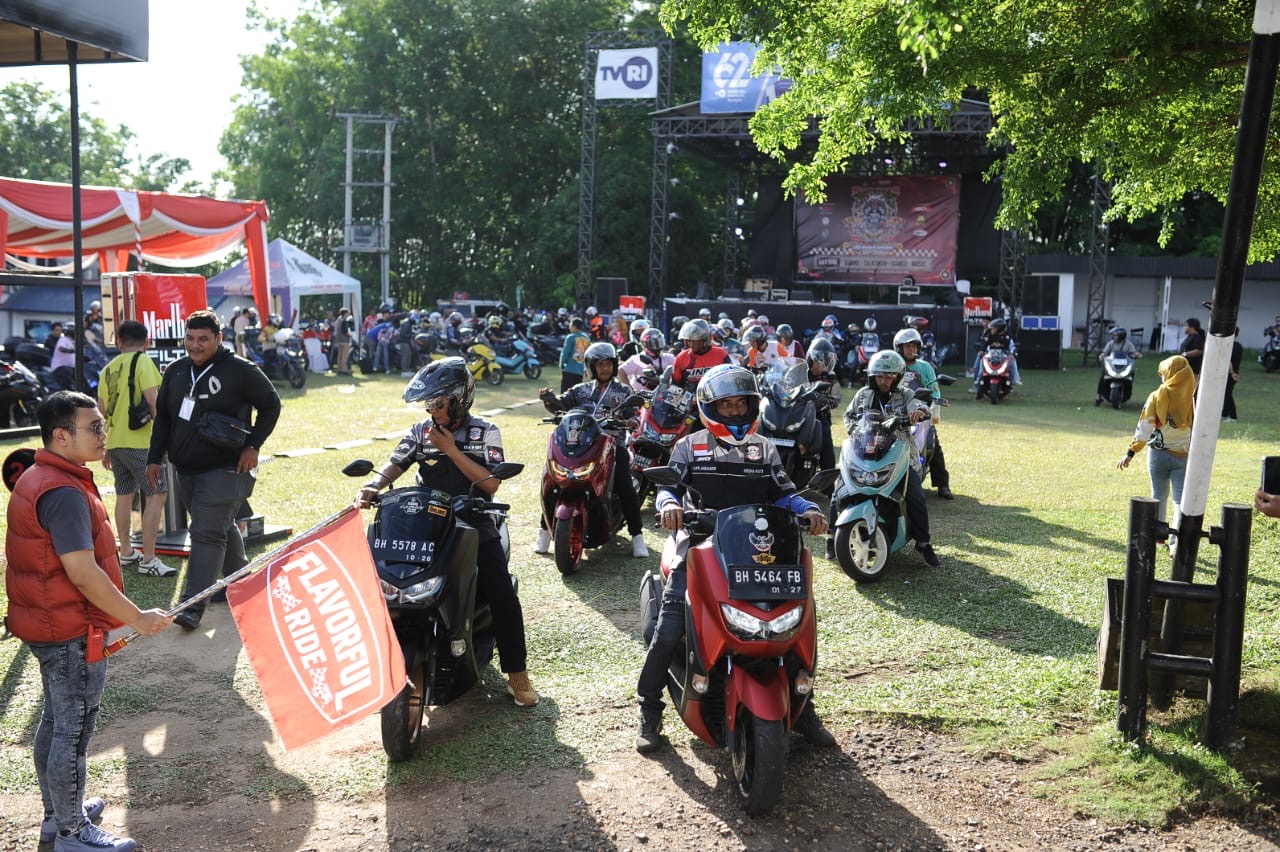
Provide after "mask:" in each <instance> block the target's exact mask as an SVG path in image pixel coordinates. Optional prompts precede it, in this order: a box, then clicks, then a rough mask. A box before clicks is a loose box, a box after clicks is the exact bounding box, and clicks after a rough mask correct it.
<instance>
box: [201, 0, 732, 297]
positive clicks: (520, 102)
mask: <svg viewBox="0 0 1280 852" xmlns="http://www.w3.org/2000/svg"><path fill="white" fill-rule="evenodd" d="M257 23H258V25H259V26H263V27H265V28H267V30H268V31H269V32H270V33H271V34H272V36H273V38H272V43H271V44H270V45H269V46H268V47H267V49H266V50H265V51H264V52H263V53H262V54H261V55H259V56H253V57H248V58H246V59H245V60H244V63H243V67H244V95H243V96H242V101H241V104H240V105H239V106H238V108H237V110H236V113H235V116H234V118H233V123H232V126H231V127H230V128H228V130H227V132H226V133H225V134H224V136H223V138H222V140H221V143H220V146H219V149H220V151H221V152H222V153H223V155H224V156H226V157H227V159H228V161H229V163H230V164H231V176H232V180H233V184H234V187H235V194H236V195H238V196H240V197H253V198H265V199H267V200H268V203H269V204H270V207H271V215H272V229H273V231H275V232H276V233H279V234H280V235H282V236H284V237H285V238H287V239H289V240H290V241H292V242H294V243H296V244H297V245H299V246H301V247H303V248H305V249H307V250H308V251H311V252H312V253H314V254H317V256H321V257H324V256H326V255H330V254H331V253H332V249H333V247H334V246H337V245H339V244H341V242H342V234H341V227H342V223H343V220H344V210H343V202H344V192H343V184H344V180H345V176H344V168H345V156H346V135H345V134H346V126H345V122H344V121H343V120H342V119H341V118H340V117H339V115H340V114H342V113H360V114H368V115H383V116H391V117H393V118H394V119H395V120H396V125H395V129H394V133H393V136H392V157H391V163H392V166H391V168H392V175H391V178H392V182H393V185H394V186H393V190H392V198H391V218H392V223H391V241H390V244H391V252H392V256H391V269H392V275H393V284H392V291H393V294H394V295H396V296H398V297H399V298H400V299H402V301H404V303H406V304H412V305H422V304H429V303H430V302H432V301H433V300H434V299H437V298H446V297H448V296H450V295H451V294H452V293H453V292H455V291H466V292H468V293H470V294H472V295H482V294H483V295H489V296H502V297H505V298H508V299H510V298H512V296H513V295H514V288H515V287H516V286H517V285H522V286H523V289H524V293H525V298H526V300H532V301H534V302H538V303H542V304H556V303H559V304H565V303H569V302H571V301H572V300H573V293H574V289H575V285H574V282H575V272H576V269H577V240H578V192H579V175H578V172H579V159H580V149H581V138H582V91H583V87H582V68H583V44H584V38H585V36H586V34H587V33H588V32H591V31H618V30H623V29H628V28H629V29H632V30H644V29H653V30H658V29H659V27H658V24H657V21H656V18H655V16H654V15H653V14H652V13H648V14H645V13H644V12H643V11H642V12H641V13H640V14H639V15H636V14H634V10H633V9H632V6H631V4H629V3H627V2H625V0H527V1H526V2H521V3H512V2H510V0H350V2H336V0H312V1H311V2H310V4H309V5H307V6H306V7H304V9H303V10H302V12H301V13H300V14H299V15H298V16H297V17H296V18H294V19H293V20H291V21H270V20H266V19H263V18H259V20H258V22H257ZM697 55H698V53H697V50H696V48H695V47H693V46H692V44H691V43H689V42H687V41H686V42H685V46H684V52H683V54H682V57H683V58H682V63H683V65H682V67H683V66H687V65H689V64H690V63H694V62H696V59H697ZM693 73H696V72H693ZM649 109H650V108H646V107H643V106H636V107H623V108H610V109H606V110H602V111H601V113H600V120H599V139H598V144H597V150H598V157H597V170H596V177H597V185H596V196H595V209H596V212H597V218H596V231H597V240H596V250H595V263H594V267H595V271H596V274H598V275H602V276H619V277H625V278H628V279H629V280H630V281H631V292H633V293H638V292H644V291H645V286H646V281H647V275H648V242H649V237H648V234H649V210H650V190H651V173H652V172H651V168H652V153H653V137H652V136H651V134H650V133H649V117H648V110H649ZM354 145H355V147H356V148H358V149H365V150H372V151H374V152H375V153H372V154H365V155H360V154H357V155H356V157H355V160H354V163H353V175H352V179H353V182H361V181H364V182H371V183H378V182H380V181H381V180H382V175H381V168H382V162H383V157H382V153H381V152H382V149H383V135H382V128H381V126H368V125H364V126H362V125H359V124H357V125H356V138H355V142H354ZM676 173H677V174H679V175H680V176H681V178H682V183H681V185H680V186H679V187H677V188H675V189H673V193H672V195H673V198H672V203H673V205H676V207H677V209H682V210H683V209H685V208H686V207H687V209H688V210H689V211H701V210H705V209H708V208H713V209H714V208H715V207H717V206H718V205H719V204H720V203H721V202H720V200H719V199H720V196H721V195H722V194H723V177H722V176H718V177H714V178H711V179H707V178H706V177H705V175H706V174H715V175H721V173H719V172H717V171H716V170H715V169H712V168H709V167H708V166H707V165H706V164H702V165H696V166H695V165H692V164H684V165H681V166H679V167H678V168H677V171H676ZM704 196H707V197H709V199H710V201H707V198H706V197H704ZM704 202H705V203H704ZM353 205H354V208H353V213H352V218H353V219H356V220H359V219H367V220H380V219H381V218H382V193H381V189H380V188H368V187H366V188H356V189H355V190H354V192H353ZM713 219H714V217H713ZM680 226H681V227H682V228H683V231H682V233H680V234H678V235H676V236H675V237H673V240H672V245H673V257H672V258H671V262H670V264H669V266H670V268H671V270H672V279H673V284H675V285H677V286H678V285H679V284H680V283H681V279H682V276H687V277H688V279H689V280H688V285H689V286H691V285H692V283H693V281H695V280H696V279H697V277H698V276H699V275H700V274H703V272H704V271H705V270H704V267H705V266H707V265H708V261H707V259H706V256H707V255H708V254H709V253H710V252H712V251H715V250H718V246H719V234H718V228H717V227H716V225H715V224H714V222H713V221H706V220H704V218H703V217H702V216H701V214H698V213H694V212H689V213H688V215H687V216H686V215H685V214H683V213H682V219H681V221H680ZM353 274H356V276H357V277H359V278H361V280H362V281H364V282H365V287H366V292H368V293H370V294H371V295H372V294H374V293H376V282H377V281H378V280H379V278H380V274H379V270H378V267H377V257H376V255H372V254H363V255H353Z"/></svg>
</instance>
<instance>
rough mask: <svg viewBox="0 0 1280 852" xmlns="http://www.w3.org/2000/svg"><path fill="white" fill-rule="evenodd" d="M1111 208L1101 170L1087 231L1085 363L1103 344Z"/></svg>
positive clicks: (1109, 191) (1108, 193)
mask: <svg viewBox="0 0 1280 852" xmlns="http://www.w3.org/2000/svg"><path fill="white" fill-rule="evenodd" d="M1109 207H1111V187H1109V186H1107V182H1106V181H1105V180H1103V179H1102V169H1101V167H1099V168H1098V170H1097V171H1096V172H1094V173H1093V228H1092V229H1091V230H1090V232H1089V300H1088V302H1086V304H1085V313H1084V363H1085V365H1088V364H1089V363H1090V361H1089V356H1090V355H1091V354H1093V353H1096V352H1101V351H1102V347H1103V346H1104V345H1105V341H1106V337H1107V335H1106V331H1107V330H1106V329H1105V328H1103V326H1104V325H1105V318H1104V317H1103V316H1102V314H1103V312H1104V311H1105V310H1106V305H1107V250H1108V247H1109V243H1110V230H1111V229H1110V228H1108V227H1107V223H1106V221H1105V217H1106V214H1107V209H1108V208H1109Z"/></svg>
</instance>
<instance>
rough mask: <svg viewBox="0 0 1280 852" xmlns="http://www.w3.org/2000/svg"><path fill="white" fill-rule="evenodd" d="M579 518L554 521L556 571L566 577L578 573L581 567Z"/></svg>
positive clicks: (581, 522)
mask: <svg viewBox="0 0 1280 852" xmlns="http://www.w3.org/2000/svg"><path fill="white" fill-rule="evenodd" d="M584 523H585V521H583V520H582V519H581V518H559V519H558V520H556V534H555V550H556V569H557V570H558V571H559V572H560V573H561V574H564V575H565V576H566V577H567V576H568V575H570V574H576V573H578V568H579V566H581V565H582V533H583V529H582V527H583V524H584Z"/></svg>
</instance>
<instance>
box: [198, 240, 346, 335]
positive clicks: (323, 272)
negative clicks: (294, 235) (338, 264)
mask: <svg viewBox="0 0 1280 852" xmlns="http://www.w3.org/2000/svg"><path fill="white" fill-rule="evenodd" d="M267 287H268V290H269V291H270V294H271V300H272V302H276V301H277V300H278V301H279V305H280V315H281V316H282V317H284V318H285V321H286V322H289V323H292V319H293V313H294V311H295V310H296V309H297V308H298V305H299V303H300V300H301V297H303V296H330V295H341V296H342V303H343V304H344V305H346V306H347V307H348V308H350V309H351V315H352V316H353V317H354V318H355V321H356V328H357V329H358V328H359V327H360V319H361V317H362V316H363V313H362V311H361V304H360V282H359V281H357V280H356V279H354V278H352V277H351V276H350V275H347V274H346V273H344V272H340V271H338V270H337V269H334V268H333V267H332V266H329V265H328V264H326V263H323V262H321V261H319V260H317V259H316V258H314V257H312V256H311V255H309V254H307V253H306V252H305V251H303V250H302V249H300V248H298V247H297V246H295V245H293V244H292V243H290V242H288V241H286V240H284V239H282V238H279V237H277V238H276V239H274V240H272V241H271V242H270V243H268V244H267ZM207 290H208V294H209V304H211V305H216V304H217V303H218V302H219V301H222V300H228V299H229V300H232V301H236V300H238V299H241V298H242V299H243V302H244V304H246V305H247V304H251V303H252V300H253V285H252V283H251V282H250V280H249V263H248V261H247V260H242V261H240V262H239V263H237V264H236V265H235V266H233V267H231V268H230V269H226V270H224V271H222V272H220V273H218V274H217V275H215V276H214V277H212V278H210V279H209V282H208V284H207Z"/></svg>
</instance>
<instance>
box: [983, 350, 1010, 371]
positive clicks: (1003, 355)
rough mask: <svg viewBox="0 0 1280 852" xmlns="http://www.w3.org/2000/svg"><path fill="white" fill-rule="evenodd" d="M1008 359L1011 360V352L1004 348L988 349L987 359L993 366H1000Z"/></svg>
mask: <svg viewBox="0 0 1280 852" xmlns="http://www.w3.org/2000/svg"><path fill="white" fill-rule="evenodd" d="M1007 360H1009V353H1008V352H1006V351H1004V350H1003V349H988V350H987V361H989V362H990V363H991V366H993V367H999V366H1000V365H1001V364H1003V363H1004V362H1005V361H1007Z"/></svg>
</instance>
